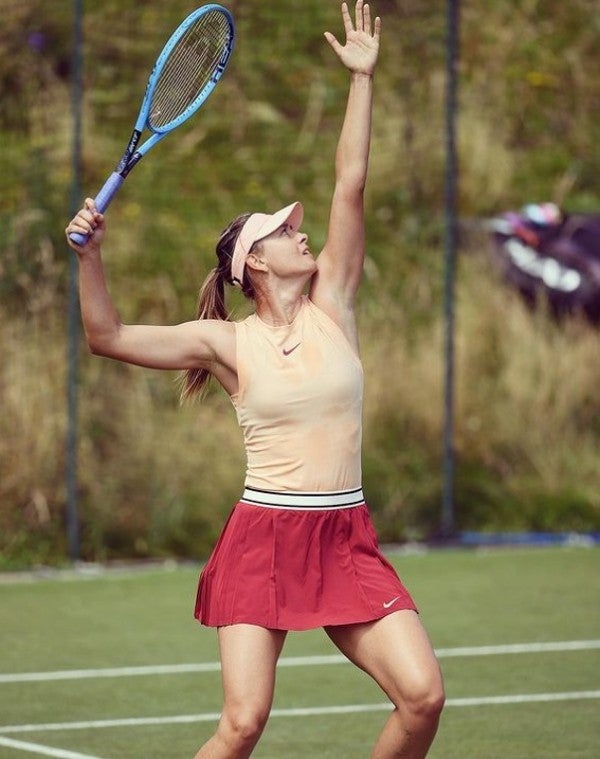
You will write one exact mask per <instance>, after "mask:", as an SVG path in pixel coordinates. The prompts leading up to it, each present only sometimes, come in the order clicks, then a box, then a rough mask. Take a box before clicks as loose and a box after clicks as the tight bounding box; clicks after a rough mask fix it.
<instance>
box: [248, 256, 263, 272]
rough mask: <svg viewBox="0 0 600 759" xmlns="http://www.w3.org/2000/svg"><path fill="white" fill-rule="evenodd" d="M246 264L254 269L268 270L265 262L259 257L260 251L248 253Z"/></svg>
mask: <svg viewBox="0 0 600 759" xmlns="http://www.w3.org/2000/svg"><path fill="white" fill-rule="evenodd" d="M246 266H249V267H250V268H251V269H253V270H254V271H268V269H269V267H268V265H267V262H266V261H265V260H264V258H261V255H260V253H250V254H249V255H248V257H247V258H246Z"/></svg>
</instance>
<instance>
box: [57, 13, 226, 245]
mask: <svg viewBox="0 0 600 759" xmlns="http://www.w3.org/2000/svg"><path fill="white" fill-rule="evenodd" d="M234 39H235V26H234V23H233V17H232V15H231V13H230V12H229V11H228V10H227V9H226V8H223V7H222V6H220V5H215V4H210V5H204V6H202V7H201V8H198V9H197V10H195V11H194V12H193V13H190V15H189V16H188V17H187V18H186V19H185V20H184V21H183V22H182V23H181V24H180V25H179V26H178V28H177V29H176V30H175V31H174V32H173V34H172V35H171V37H170V38H169V40H168V41H167V43H166V45H165V46H164V48H163V49H162V51H161V53H160V55H159V56H158V58H157V59H156V63H155V64H154V68H153V70H152V73H151V74H150V78H149V79H148V84H147V85H146V94H145V95H144V100H143V101H142V106H141V108H140V112H139V115H138V117H137V121H136V123H135V127H134V129H133V132H132V133H131V137H130V139H129V144H128V145H127V149H126V150H125V152H124V153H123V157H122V158H121V160H120V161H119V163H118V164H117V167H116V169H115V170H114V171H113V173H112V174H111V175H110V176H109V178H108V179H107V180H106V182H105V183H104V186H103V187H102V189H101V190H100V192H99V193H98V195H97V196H96V199H95V204H96V208H97V209H98V211H100V213H104V211H106V209H107V208H108V206H109V204H110V202H111V201H112V199H113V198H114V196H115V195H116V193H117V191H118V190H119V188H120V187H121V185H122V184H123V181H124V180H125V177H126V176H127V175H128V174H129V172H130V171H131V170H132V169H133V167H134V166H135V165H136V164H137V163H138V162H139V160H140V159H141V158H143V156H144V155H146V153H147V152H148V151H149V150H150V149H151V148H153V147H154V146H155V145H156V144H157V143H158V142H160V140H162V139H163V137H166V136H167V134H169V132H172V131H173V130H174V129H176V128H177V127H178V126H180V124H183V122H184V121H186V120H187V119H189V117H190V116H191V115H192V114H193V113H195V112H196V111H197V110H198V108H200V106H201V105H202V104H203V103H204V101H205V100H206V98H207V97H208V96H209V95H210V93H211V92H212V91H213V89H214V88H215V86H216V84H217V82H218V81H219V79H220V78H221V76H222V74H223V72H224V71H225V67H226V66H227V62H228V61H229V57H230V55H231V51H232V50H233V43H234ZM145 129H148V130H150V132H152V134H151V135H150V136H149V137H148V139H147V140H146V141H145V142H144V143H143V144H142V145H139V141H140V138H141V136H142V133H143V132H144V130H145ZM138 145H139V147H138ZM69 237H70V239H71V240H73V242H75V243H77V244H78V245H84V244H85V243H86V242H87V240H88V237H89V235H84V234H79V233H78V232H72V233H71V234H69Z"/></svg>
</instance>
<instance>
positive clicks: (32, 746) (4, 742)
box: [0, 738, 100, 759]
mask: <svg viewBox="0 0 600 759" xmlns="http://www.w3.org/2000/svg"><path fill="white" fill-rule="evenodd" d="M0 746H6V748H14V749H16V750H17V751H27V752H29V753H30V754H37V755H38V756H54V757H56V759H100V757H99V756H91V755H90V754H79V753H78V752H77V751H65V750H64V749H61V748H51V747H50V746H42V745H41V744H40V743H29V742H28V741H16V740H14V738H0Z"/></svg>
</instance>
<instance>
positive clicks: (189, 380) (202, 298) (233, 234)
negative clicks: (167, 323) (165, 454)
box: [180, 213, 254, 401]
mask: <svg viewBox="0 0 600 759" xmlns="http://www.w3.org/2000/svg"><path fill="white" fill-rule="evenodd" d="M249 217H250V214H249V213H244V214H241V215H240V216H238V217H236V218H235V219H234V220H233V221H232V222H231V224H229V226H228V227H227V228H226V229H224V230H223V232H222V233H221V236H220V237H219V240H218V242H217V251H216V252H217V261H218V263H217V266H216V267H215V268H214V269H212V270H211V271H210V272H209V274H208V276H207V277H206V279H205V280H204V282H203V283H202V287H201V288H200V292H199V293H198V308H197V313H196V318H197V319H221V320H222V321H227V320H228V319H229V314H228V313H227V308H226V307H225V283H226V282H227V283H228V284H230V285H233V281H232V279H231V258H232V256H233V251H234V248H235V242H236V240H237V238H238V235H239V234H240V232H241V230H242V227H243V226H244V224H245V223H246V221H247V220H248V218H249ZM242 292H243V293H244V295H245V296H246V297H247V298H250V299H252V300H253V299H254V288H253V286H252V282H251V281H250V278H249V277H248V276H244V282H243V284H242ZM209 379H210V372H209V371H208V370H207V369H186V370H185V371H184V372H182V373H181V375H180V386H181V400H182V401H185V400H187V399H188V398H191V397H193V396H194V395H197V394H201V393H202V392H203V391H204V390H205V389H206V385H207V383H208V380H209Z"/></svg>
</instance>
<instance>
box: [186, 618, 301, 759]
mask: <svg viewBox="0 0 600 759" xmlns="http://www.w3.org/2000/svg"><path fill="white" fill-rule="evenodd" d="M218 635H219V649H220V653H221V677H222V681H223V710H222V713H221V719H220V720H219V725H218V727H217V731H216V733H215V734H214V735H213V736H212V738H210V739H209V740H208V741H207V743H205V744H204V746H202V748H201V749H200V751H198V753H197V754H196V759H245V758H246V757H248V756H250V754H251V753H252V750H253V749H254V747H255V745H256V743H257V742H258V739H259V738H260V735H261V733H262V731H263V729H264V726H265V724H266V722H267V719H268V717H269V712H270V711H271V704H272V702H273V690H274V687H275V668H276V665H277V659H278V658H279V654H280V653H281V649H282V647H283V643H284V641H285V636H286V633H285V631H283V630H267V629H265V628H264V627H257V626H255V625H231V626H228V627H220V628H219V631H218Z"/></svg>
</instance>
